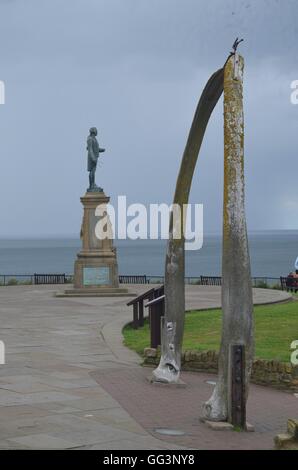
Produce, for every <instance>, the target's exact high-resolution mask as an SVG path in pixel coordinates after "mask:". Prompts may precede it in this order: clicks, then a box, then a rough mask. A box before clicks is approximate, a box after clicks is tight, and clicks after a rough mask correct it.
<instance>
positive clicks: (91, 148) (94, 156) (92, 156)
mask: <svg viewBox="0 0 298 470" xmlns="http://www.w3.org/2000/svg"><path fill="white" fill-rule="evenodd" d="M89 133H90V134H89V136H88V138H87V150H88V168H87V169H88V171H89V188H88V189H87V192H101V191H103V189H102V188H100V187H99V186H97V185H96V184H95V172H96V167H97V160H98V157H99V154H100V153H101V152H105V149H102V148H100V147H99V145H98V141H97V138H96V136H97V129H96V127H91V128H90V130H89Z"/></svg>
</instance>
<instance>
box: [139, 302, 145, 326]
mask: <svg viewBox="0 0 298 470" xmlns="http://www.w3.org/2000/svg"><path fill="white" fill-rule="evenodd" d="M138 307H139V326H144V300H143V299H142V300H139V303H138Z"/></svg>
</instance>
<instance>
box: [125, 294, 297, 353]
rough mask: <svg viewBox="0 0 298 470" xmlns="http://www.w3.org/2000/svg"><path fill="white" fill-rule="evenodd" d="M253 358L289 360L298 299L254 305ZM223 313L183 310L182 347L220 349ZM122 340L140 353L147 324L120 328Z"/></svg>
mask: <svg viewBox="0 0 298 470" xmlns="http://www.w3.org/2000/svg"><path fill="white" fill-rule="evenodd" d="M254 316H255V340H256V354H255V356H256V358H260V359H267V360H271V359H275V360H278V361H282V362H289V360H290V344H291V342H292V341H294V340H296V339H297V340H298V302H289V303H284V304H275V305H265V306H259V307H255V309H254ZM221 323H222V316H221V310H220V309H216V310H203V311H197V310H196V311H192V312H189V313H186V317H185V330H184V340H183V349H184V350H189V349H192V350H197V351H204V350H210V349H212V350H216V351H218V349H219V343H220V335H221ZM123 335H124V344H125V345H126V346H127V347H129V348H130V349H133V350H135V351H136V352H137V353H139V354H141V355H142V354H143V351H144V348H146V347H148V346H150V344H149V343H150V340H149V325H148V321H146V322H145V326H144V327H143V328H139V329H138V330H133V329H132V328H131V326H130V325H127V326H125V328H124V329H123Z"/></svg>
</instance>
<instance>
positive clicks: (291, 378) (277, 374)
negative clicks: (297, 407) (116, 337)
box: [144, 348, 298, 392]
mask: <svg viewBox="0 0 298 470" xmlns="http://www.w3.org/2000/svg"><path fill="white" fill-rule="evenodd" d="M159 357H160V352H159V350H156V349H152V348H146V349H145V350H144V364H145V365H157V364H158V362H159ZM181 362H182V370H186V371H195V372H211V373H216V372H217V363H218V353H217V352H215V351H203V352H198V351H185V352H184V353H183V354H182V358H181ZM251 381H252V382H253V383H256V384H259V385H269V386H271V387H274V388H278V389H284V390H289V391H293V392H298V366H296V367H294V366H292V365H291V364H290V363H285V362H278V361H265V360H263V359H256V360H255V361H254V363H253V370H252V376H251Z"/></svg>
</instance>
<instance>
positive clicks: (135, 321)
mask: <svg viewBox="0 0 298 470" xmlns="http://www.w3.org/2000/svg"><path fill="white" fill-rule="evenodd" d="M132 325H133V327H134V329H135V330H137V329H138V327H139V321H138V304H137V302H135V303H134V304H133V323H132Z"/></svg>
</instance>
